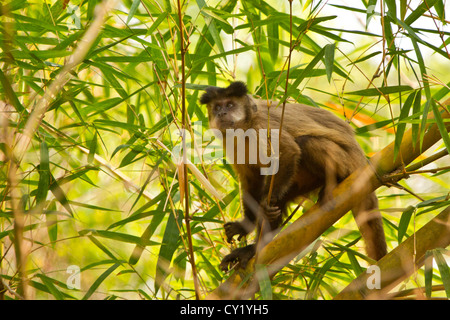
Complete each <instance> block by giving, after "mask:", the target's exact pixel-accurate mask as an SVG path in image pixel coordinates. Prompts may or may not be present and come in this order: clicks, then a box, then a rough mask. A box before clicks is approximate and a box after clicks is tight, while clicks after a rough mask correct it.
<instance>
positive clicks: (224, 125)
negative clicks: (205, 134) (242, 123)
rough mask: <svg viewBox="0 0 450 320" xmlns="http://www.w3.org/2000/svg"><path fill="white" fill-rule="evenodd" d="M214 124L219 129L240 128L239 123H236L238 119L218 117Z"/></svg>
mask: <svg viewBox="0 0 450 320" xmlns="http://www.w3.org/2000/svg"><path fill="white" fill-rule="evenodd" d="M212 125H213V126H214V127H215V128H217V129H219V130H225V129H237V128H238V124H237V123H236V121H234V120H229V119H220V120H217V119H216V120H215V121H214V123H213V124H212Z"/></svg>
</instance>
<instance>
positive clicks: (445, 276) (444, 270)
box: [433, 249, 450, 299]
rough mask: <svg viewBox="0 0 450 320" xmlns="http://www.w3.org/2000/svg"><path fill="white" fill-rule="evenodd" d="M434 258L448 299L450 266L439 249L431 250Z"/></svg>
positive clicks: (449, 296) (449, 297) (449, 295)
mask: <svg viewBox="0 0 450 320" xmlns="http://www.w3.org/2000/svg"><path fill="white" fill-rule="evenodd" d="M433 255H434V258H435V259H436V264H437V266H438V268H439V272H440V274H441V279H442V283H443V284H444V289H445V294H446V295H447V298H448V299H450V268H449V267H448V265H447V262H446V261H445V259H444V256H443V255H442V250H441V249H436V250H433Z"/></svg>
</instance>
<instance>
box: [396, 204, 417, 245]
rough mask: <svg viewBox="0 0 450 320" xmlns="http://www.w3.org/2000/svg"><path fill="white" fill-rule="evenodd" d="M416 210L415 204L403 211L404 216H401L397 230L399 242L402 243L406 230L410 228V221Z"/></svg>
mask: <svg viewBox="0 0 450 320" xmlns="http://www.w3.org/2000/svg"><path fill="white" fill-rule="evenodd" d="M415 211H416V208H415V207H413V206H409V207H408V208H406V210H405V211H403V213H402V216H401V218H400V222H399V223H398V231H397V240H398V243H401V242H402V240H403V237H404V236H405V235H406V231H407V230H408V226H409V222H410V221H411V217H412V215H413V213H414V212H415Z"/></svg>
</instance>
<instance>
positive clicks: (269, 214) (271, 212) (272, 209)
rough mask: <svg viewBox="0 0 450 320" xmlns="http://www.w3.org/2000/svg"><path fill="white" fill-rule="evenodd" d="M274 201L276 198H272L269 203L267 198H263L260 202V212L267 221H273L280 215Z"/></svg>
mask: <svg viewBox="0 0 450 320" xmlns="http://www.w3.org/2000/svg"><path fill="white" fill-rule="evenodd" d="M275 203H276V200H274V199H272V200H271V201H270V205H269V204H268V201H267V198H264V199H263V201H262V203H261V207H262V213H263V215H264V217H266V218H267V220H268V221H269V222H274V221H276V220H278V218H279V217H280V216H281V210H280V208H279V207H278V206H276V205H275Z"/></svg>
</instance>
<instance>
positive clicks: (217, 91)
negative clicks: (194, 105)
mask: <svg viewBox="0 0 450 320" xmlns="http://www.w3.org/2000/svg"><path fill="white" fill-rule="evenodd" d="M200 102H201V103H203V104H206V105H207V107H208V115H209V125H210V127H211V128H213V129H219V130H221V131H223V132H224V131H225V130H226V129H246V128H248V127H249V126H250V125H251V119H252V116H253V113H254V112H255V111H256V105H255V104H254V103H253V101H252V99H251V98H250V97H249V96H248V95H247V87H246V85H245V84H244V83H242V82H233V83H232V84H230V86H228V87H227V88H218V87H208V88H207V89H206V92H205V93H204V94H203V95H202V97H201V99H200Z"/></svg>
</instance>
